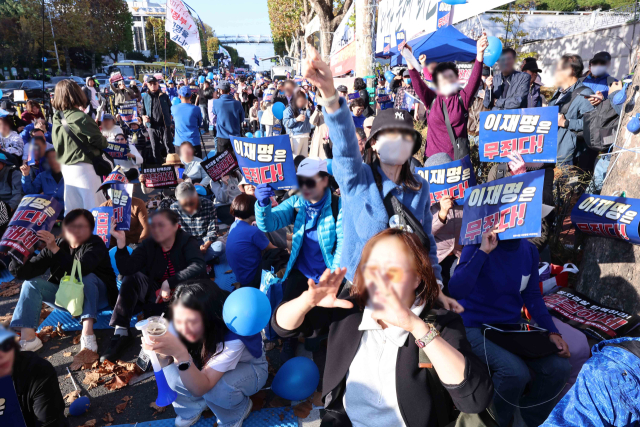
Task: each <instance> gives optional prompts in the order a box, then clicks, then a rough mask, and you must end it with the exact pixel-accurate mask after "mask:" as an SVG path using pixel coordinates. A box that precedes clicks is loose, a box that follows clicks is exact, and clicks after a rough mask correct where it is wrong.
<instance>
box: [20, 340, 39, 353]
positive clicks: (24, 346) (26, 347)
mask: <svg viewBox="0 0 640 427" xmlns="http://www.w3.org/2000/svg"><path fill="white" fill-rule="evenodd" d="M41 348H42V341H40V338H38V337H36V339H34V340H33V341H25V340H20V351H38V350H40V349H41Z"/></svg>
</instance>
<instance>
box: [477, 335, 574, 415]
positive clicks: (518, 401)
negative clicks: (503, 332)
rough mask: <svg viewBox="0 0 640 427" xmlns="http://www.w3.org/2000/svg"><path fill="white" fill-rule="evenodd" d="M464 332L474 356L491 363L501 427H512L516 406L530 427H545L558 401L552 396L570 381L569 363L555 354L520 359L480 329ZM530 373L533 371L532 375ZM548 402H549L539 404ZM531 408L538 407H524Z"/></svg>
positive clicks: (494, 397)
mask: <svg viewBox="0 0 640 427" xmlns="http://www.w3.org/2000/svg"><path fill="white" fill-rule="evenodd" d="M465 329H466V331H467V339H468V340H469V342H470V343H471V347H472V351H473V353H474V354H475V355H476V356H478V357H479V358H480V360H482V361H483V362H485V363H486V361H487V360H488V362H489V368H490V369H491V374H492V375H491V379H492V380H493V387H494V390H495V394H494V396H493V402H494V404H495V408H496V413H497V414H496V415H497V421H498V424H500V426H502V427H507V426H508V425H509V423H510V422H511V419H512V418H513V414H514V412H515V409H516V407H515V406H513V405H518V406H520V407H521V408H520V414H521V415H522V419H523V420H524V421H525V423H527V426H529V427H537V426H539V425H540V424H542V423H543V422H544V420H546V419H547V417H548V416H549V414H550V413H551V410H552V409H553V407H554V406H555V403H556V399H553V397H554V396H555V395H556V394H558V392H560V390H561V389H563V388H564V385H565V383H566V382H567V379H568V378H569V373H570V371H571V365H570V364H569V360H568V359H565V358H562V357H560V356H557V355H555V354H554V355H551V356H546V357H542V358H540V359H521V358H520V357H519V356H516V355H515V354H513V353H510V352H509V351H507V350H505V349H503V348H502V347H500V346H499V345H497V344H494V343H493V342H491V341H489V340H485V339H484V336H483V334H482V331H481V330H480V328H465ZM485 342H486V356H485V345H484V343H485ZM530 370H531V371H533V376H532V375H531V373H530ZM529 383H531V384H530V386H529V390H528V392H527V394H526V395H525V396H522V393H523V392H524V390H525V387H526V386H527V384H529ZM498 394H499V395H498ZM500 396H502V397H504V399H507V401H505V400H504V399H503V398H501V397H500ZM547 400H550V401H549V402H547V403H544V404H542V405H540V403H542V402H546V401H547ZM532 405H536V406H533V407H532V408H524V407H527V406H532Z"/></svg>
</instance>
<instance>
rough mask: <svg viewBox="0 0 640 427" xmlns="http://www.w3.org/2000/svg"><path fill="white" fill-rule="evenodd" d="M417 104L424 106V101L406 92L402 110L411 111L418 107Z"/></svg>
mask: <svg viewBox="0 0 640 427" xmlns="http://www.w3.org/2000/svg"><path fill="white" fill-rule="evenodd" d="M416 104H422V101H420V100H419V99H418V98H416V97H415V96H413V95H411V94H410V93H409V92H407V91H405V92H404V98H403V99H402V106H401V107H400V108H401V109H402V110H407V111H411V110H413V109H414V108H415V107H416Z"/></svg>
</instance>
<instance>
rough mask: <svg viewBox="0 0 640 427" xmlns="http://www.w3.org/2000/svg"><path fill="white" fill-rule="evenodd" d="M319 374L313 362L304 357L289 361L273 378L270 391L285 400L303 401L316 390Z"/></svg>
mask: <svg viewBox="0 0 640 427" xmlns="http://www.w3.org/2000/svg"><path fill="white" fill-rule="evenodd" d="M319 382H320V372H319V371H318V367H317V366H316V364H315V363H314V362H313V360H311V359H308V358H306V357H294V358H293V359H289V360H288V361H287V362H286V363H285V364H284V365H282V366H281V367H280V370H279V371H278V373H277V374H276V376H275V377H274V378H273V382H272V383H271V390H273V392H274V393H275V394H277V395H278V396H280V397H282V398H283V399H287V400H305V399H306V398H307V397H309V396H311V395H312V394H313V393H314V392H315V391H316V388H318V383H319Z"/></svg>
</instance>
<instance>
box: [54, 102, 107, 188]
mask: <svg viewBox="0 0 640 427" xmlns="http://www.w3.org/2000/svg"><path fill="white" fill-rule="evenodd" d="M58 118H59V119H60V123H62V127H63V128H64V131H65V132H66V133H67V135H69V138H71V140H72V141H73V142H75V143H76V145H77V146H78V148H80V150H81V151H82V152H83V153H84V154H86V156H87V157H89V159H91V163H92V164H93V170H95V172H96V175H98V176H106V175H109V174H110V173H111V171H112V170H113V168H115V166H116V162H115V161H114V160H113V157H111V156H110V155H109V154H107V153H106V152H104V151H103V150H100V155H98V156H96V155H95V154H93V153H92V152H91V150H89V149H88V148H87V147H86V146H85V143H84V142H82V141H81V140H80V138H78V136H77V135H76V134H75V133H73V131H72V130H71V129H69V123H67V119H66V118H65V117H64V114H62V111H58Z"/></svg>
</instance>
